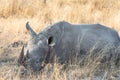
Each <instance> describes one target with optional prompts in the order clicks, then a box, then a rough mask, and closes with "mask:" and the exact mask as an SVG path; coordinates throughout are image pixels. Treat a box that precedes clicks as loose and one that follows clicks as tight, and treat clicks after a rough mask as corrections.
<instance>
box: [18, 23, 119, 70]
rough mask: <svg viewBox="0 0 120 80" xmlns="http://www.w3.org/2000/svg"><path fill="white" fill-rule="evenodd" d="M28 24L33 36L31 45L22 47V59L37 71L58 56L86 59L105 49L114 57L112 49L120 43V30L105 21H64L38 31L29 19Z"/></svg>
mask: <svg viewBox="0 0 120 80" xmlns="http://www.w3.org/2000/svg"><path fill="white" fill-rule="evenodd" d="M26 28H27V30H28V31H29V33H30V35H31V39H30V40H29V41H28V44H27V47H25V48H24V47H23V48H22V51H21V54H20V57H19V59H18V63H19V64H20V65H23V66H24V67H25V68H27V69H32V70H34V71H39V70H41V69H42V68H43V67H44V66H45V64H47V63H54V60H55V57H57V58H58V61H59V62H60V63H65V64H66V63H68V62H69V60H74V59H75V58H76V57H77V58H79V59H82V58H85V56H86V55H88V54H90V53H94V55H95V54H100V53H99V52H100V51H101V50H103V49H106V50H108V51H106V52H105V53H106V55H108V56H107V57H108V58H109V59H110V57H111V54H110V52H111V50H114V49H115V48H116V47H118V46H119V43H120V38H119V36H118V33H117V32H116V31H115V30H113V29H111V28H108V27H106V26H103V25H101V24H80V25H75V24H70V23H68V22H65V21H61V22H58V23H55V24H53V25H50V26H48V27H47V28H45V29H44V30H42V31H41V32H40V33H38V34H36V33H35V32H34V31H33V30H32V28H31V27H30V25H29V24H28V23H27V24H26ZM108 47H110V48H109V49H108ZM73 62H74V61H73Z"/></svg>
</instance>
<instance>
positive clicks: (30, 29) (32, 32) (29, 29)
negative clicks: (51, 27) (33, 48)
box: [26, 22, 37, 38]
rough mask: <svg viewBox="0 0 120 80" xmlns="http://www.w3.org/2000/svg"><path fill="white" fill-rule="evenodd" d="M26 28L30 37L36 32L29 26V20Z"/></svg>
mask: <svg viewBox="0 0 120 80" xmlns="http://www.w3.org/2000/svg"><path fill="white" fill-rule="evenodd" d="M26 29H27V30H28V31H29V33H30V35H31V37H32V38H33V37H34V36H36V35H37V34H36V33H35V32H34V31H33V29H32V28H31V27H30V25H29V22H27V23H26Z"/></svg>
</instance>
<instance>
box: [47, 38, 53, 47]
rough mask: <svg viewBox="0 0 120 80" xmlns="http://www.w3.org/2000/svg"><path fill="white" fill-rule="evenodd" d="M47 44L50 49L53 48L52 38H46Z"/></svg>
mask: <svg viewBox="0 0 120 80" xmlns="http://www.w3.org/2000/svg"><path fill="white" fill-rule="evenodd" d="M47 44H48V45H49V46H50V47H53V46H55V42H54V39H53V37H52V36H51V37H49V38H48V40H47Z"/></svg>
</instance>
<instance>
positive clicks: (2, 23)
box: [0, 0, 120, 80]
mask: <svg viewBox="0 0 120 80" xmlns="http://www.w3.org/2000/svg"><path fill="white" fill-rule="evenodd" d="M61 20H65V21H68V22H71V23H101V24H104V25H107V26H110V27H111V28H114V29H115V30H117V31H118V33H120V27H119V25H120V0H36V1H33V0H0V76H1V77H0V80H19V79H20V78H21V77H20V76H19V75H17V74H18V73H19V71H18V67H17V65H16V59H17V57H18V55H19V53H18V52H20V47H21V45H20V46H18V47H16V48H15V47H13V46H11V44H12V43H14V42H18V41H22V42H24V43H25V42H26V41H27V40H28V39H29V35H28V33H27V31H26V29H25V23H26V22H27V21H29V22H30V25H31V26H32V27H33V29H34V30H35V31H36V32H39V31H40V30H42V29H43V28H45V27H47V25H49V24H51V23H54V22H57V21H61ZM90 64H92V63H91V62H88V64H87V65H89V66H86V67H84V68H78V66H77V65H75V69H74V68H72V69H71V68H70V69H68V71H64V70H62V69H61V67H62V65H59V64H55V66H52V70H51V66H49V67H46V68H45V71H43V73H40V74H39V75H37V76H29V77H27V78H26V79H28V80H29V79H32V80H80V79H81V80H82V79H84V78H85V77H86V79H85V80H91V79H92V80H93V79H95V80H99V79H100V80H105V78H106V77H108V76H109V77H111V75H112V73H114V74H118V72H119V73H120V70H115V69H114V68H111V71H110V72H111V73H109V71H108V70H106V71H104V76H103V77H102V78H100V77H99V79H98V78H97V77H94V76H93V75H95V72H96V71H97V67H98V66H99V65H98V63H95V62H93V64H94V66H93V65H92V66H91V67H90ZM100 73H101V72H100ZM16 75H17V76H16ZM14 76H16V77H14ZM23 78H24V76H23ZM23 80H24V79H23ZM111 80H117V79H114V77H112V78H111Z"/></svg>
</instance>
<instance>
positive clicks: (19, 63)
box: [18, 46, 25, 65]
mask: <svg viewBox="0 0 120 80" xmlns="http://www.w3.org/2000/svg"><path fill="white" fill-rule="evenodd" d="M24 59H25V57H24V46H23V47H22V51H21V53H20V56H19V59H18V65H22V64H23V62H24Z"/></svg>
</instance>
